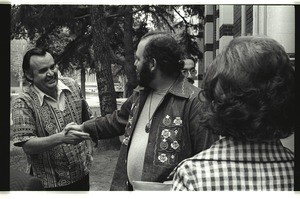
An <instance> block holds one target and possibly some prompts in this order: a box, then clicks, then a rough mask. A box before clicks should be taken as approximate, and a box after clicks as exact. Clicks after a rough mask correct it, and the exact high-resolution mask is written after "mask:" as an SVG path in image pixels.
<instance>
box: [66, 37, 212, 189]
mask: <svg viewBox="0 0 300 199" xmlns="http://www.w3.org/2000/svg"><path fill="white" fill-rule="evenodd" d="M181 58H182V52H181V51H180V47H179V45H178V43H177V42H176V40H175V39H174V38H173V37H172V36H171V35H170V34H168V33H164V32H149V33H147V34H146V35H144V36H143V37H142V38H141V41H140V42H139V44H138V47H137V50H136V60H135V63H134V64H135V66H136V68H137V77H138V82H139V86H138V87H137V88H136V89H135V90H134V93H133V94H132V95H131V96H130V97H129V98H128V100H127V101H126V102H125V103H124V104H123V105H122V107H121V109H120V110H116V111H115V112H114V113H112V114H108V115H106V116H104V117H97V118H95V119H92V120H89V121H86V122H84V123H83V124H81V125H70V126H68V130H69V131H70V132H72V133H74V134H76V131H78V133H80V132H82V131H83V132H86V133H89V134H90V136H91V137H94V138H95V137H96V138H97V139H106V138H111V137H114V136H120V135H124V136H125V138H124V140H123V142H122V145H121V149H120V154H119V159H118V162H117V166H116V169H115V173H114V177H113V181H112V185H111V189H110V190H132V189H133V187H132V184H133V183H134V182H135V181H147V182H164V181H167V180H168V179H167V177H168V175H169V174H170V172H171V171H172V169H173V168H174V167H175V166H176V165H177V164H178V163H179V162H180V161H181V160H183V159H185V158H187V157H191V156H193V155H195V154H196V153H198V152H200V151H202V150H205V149H207V148H209V147H210V146H211V144H212V143H213V142H214V141H215V140H216V137H214V136H213V135H211V134H209V133H208V132H207V131H204V130H203V128H202V127H201V126H199V125H198V121H199V117H200V116H201V114H200V113H199V111H198V110H199V107H200V106H201V103H200V102H199V100H198V99H197V98H198V94H199V92H200V89H199V88H197V87H195V86H193V85H192V84H190V83H188V82H187V80H186V78H185V77H184V76H183V75H182V74H181V70H182V69H183V65H184V62H183V61H182V60H181Z"/></svg>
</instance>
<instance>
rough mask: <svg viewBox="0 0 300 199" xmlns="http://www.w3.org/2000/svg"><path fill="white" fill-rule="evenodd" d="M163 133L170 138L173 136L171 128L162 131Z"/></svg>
mask: <svg viewBox="0 0 300 199" xmlns="http://www.w3.org/2000/svg"><path fill="white" fill-rule="evenodd" d="M161 135H162V136H163V138H168V137H170V136H171V132H170V131H169V129H164V130H163V131H162V132H161Z"/></svg>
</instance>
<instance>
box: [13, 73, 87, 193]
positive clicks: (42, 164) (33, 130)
mask: <svg viewBox="0 0 300 199" xmlns="http://www.w3.org/2000/svg"><path fill="white" fill-rule="evenodd" d="M60 81H61V82H60ZM59 82H60V83H59V84H58V85H61V86H60V88H64V89H61V92H63V94H64V97H63V98H64V100H62V101H64V105H63V109H61V106H59V107H57V106H56V107H55V106H52V105H53V104H52V105H50V103H49V101H48V100H46V98H47V97H46V95H40V94H41V93H40V92H39V91H38V92H37V90H36V89H34V87H33V86H29V87H28V88H26V89H25V90H24V92H23V93H20V94H19V96H18V97H16V98H15V99H14V100H13V101H12V119H13V125H12V137H11V139H12V141H13V143H14V145H16V146H22V143H24V142H26V141H28V140H29V139H31V138H35V137H46V136H49V135H52V134H55V133H58V132H61V131H62V130H63V128H64V127H65V126H66V125H67V124H68V123H70V122H76V123H78V124H81V123H82V122H83V121H85V120H86V119H88V118H89V116H91V115H92V114H91V111H90V109H89V107H88V105H87V103H86V101H85V100H84V99H83V97H82V95H81V93H80V88H79V86H78V84H76V82H75V81H74V80H72V79H70V78H61V79H60V80H59ZM62 84H64V85H62ZM66 87H68V89H67V88H66ZM41 96H42V99H41ZM60 96H61V95H60ZM84 113H85V114H84ZM86 115H88V116H86ZM89 158H90V155H89V151H88V141H83V142H81V143H79V144H77V145H69V144H61V145H58V146H56V147H54V148H52V149H50V150H48V151H45V152H43V153H38V154H31V155H27V159H28V163H29V164H31V167H32V170H33V175H34V176H37V177H38V178H40V179H41V180H42V181H43V185H44V187H45V188H52V187H60V186H66V185H69V184H71V183H74V182H76V181H78V180H80V179H81V178H83V177H84V176H86V175H87V174H88V172H89V163H90V162H89Z"/></svg>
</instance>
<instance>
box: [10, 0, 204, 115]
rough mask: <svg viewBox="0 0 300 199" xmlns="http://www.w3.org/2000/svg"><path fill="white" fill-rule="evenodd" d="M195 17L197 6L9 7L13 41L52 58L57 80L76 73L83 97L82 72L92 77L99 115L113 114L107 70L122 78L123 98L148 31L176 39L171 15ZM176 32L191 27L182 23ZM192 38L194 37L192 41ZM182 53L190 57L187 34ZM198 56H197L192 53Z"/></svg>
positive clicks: (129, 90)
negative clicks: (138, 47)
mask: <svg viewBox="0 0 300 199" xmlns="http://www.w3.org/2000/svg"><path fill="white" fill-rule="evenodd" d="M182 8H184V9H185V12H187V13H188V14H189V13H192V12H200V11H197V9H198V7H197V6H185V7H182V6H168V5H159V6H157V5H100V6H96V5H95V6H94V5H93V6H89V5H63V6H62V5H13V6H12V9H11V12H12V13H11V16H12V17H11V33H12V38H11V39H13V38H26V39H27V38H28V39H29V40H31V41H35V43H36V46H41V47H46V48H48V50H49V51H50V52H51V53H52V54H53V56H54V58H55V60H56V61H57V63H58V65H59V67H60V71H61V72H62V74H65V73H67V71H72V70H78V69H79V70H80V71H81V87H82V92H83V93H84V92H85V87H84V86H85V79H84V77H85V72H86V70H87V68H90V70H89V71H93V72H95V73H96V77H97V87H98V94H99V102H100V105H101V106H100V108H101V115H105V114H108V113H111V112H112V111H113V110H115V109H116V96H115V91H114V84H113V78H112V72H111V66H112V65H118V66H120V67H119V71H123V73H124V74H126V77H127V79H128V82H127V84H126V96H127V97H128V96H129V95H130V94H131V93H132V91H133V88H134V87H135V86H136V85H137V81H136V72H135V67H134V64H133V63H134V48H135V46H136V45H137V42H138V41H139V39H140V37H141V36H142V35H143V34H145V33H146V32H148V29H163V30H167V31H170V32H172V33H175V25H176V24H175V21H174V20H175V16H174V15H175V14H176V13H177V14H179V11H178V10H179V9H182ZM199 10H201V9H199ZM179 16H180V17H181V19H182V21H184V23H183V24H182V26H181V27H180V28H184V27H187V26H191V25H190V24H189V23H188V22H187V21H185V17H184V16H181V15H180V14H179ZM193 37H194V36H193ZM180 38H181V42H182V44H184V45H183V46H185V48H186V50H187V51H191V52H192V53H195V52H194V51H195V50H191V49H193V45H194V43H192V45H190V44H189V42H191V41H190V40H191V39H192V36H190V34H189V33H188V32H187V31H186V32H185V34H184V35H183V36H182V37H180ZM196 53H198V52H196Z"/></svg>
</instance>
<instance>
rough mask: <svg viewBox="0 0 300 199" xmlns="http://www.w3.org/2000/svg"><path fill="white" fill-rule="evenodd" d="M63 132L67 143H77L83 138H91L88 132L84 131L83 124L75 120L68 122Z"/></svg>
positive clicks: (64, 140)
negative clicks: (78, 123)
mask: <svg viewBox="0 0 300 199" xmlns="http://www.w3.org/2000/svg"><path fill="white" fill-rule="evenodd" d="M62 133H64V138H63V142H64V143H66V144H73V145H76V144H79V143H80V142H82V141H83V140H88V139H91V138H90V135H89V134H88V133H84V132H82V127H81V125H77V124H76V123H74V122H71V123H69V124H67V126H66V127H65V128H64V130H63V132H62Z"/></svg>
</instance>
